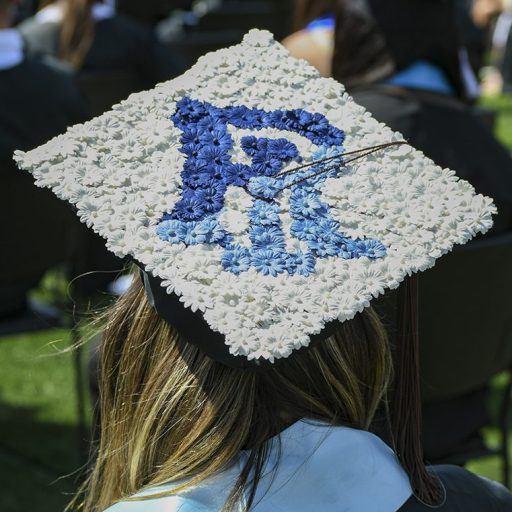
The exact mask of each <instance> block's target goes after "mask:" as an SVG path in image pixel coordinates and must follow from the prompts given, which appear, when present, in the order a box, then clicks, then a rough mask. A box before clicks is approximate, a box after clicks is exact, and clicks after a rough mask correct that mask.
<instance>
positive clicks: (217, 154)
mask: <svg viewBox="0 0 512 512" xmlns="http://www.w3.org/2000/svg"><path fill="white" fill-rule="evenodd" d="M197 162H198V163H199V164H204V165H208V166H211V165H217V166H223V165H226V164H229V163H230V162H231V155H230V154H229V153H228V151H226V150H225V149H223V148H220V147H215V146H206V147H202V148H201V150H200V151H199V155H198V156H197Z"/></svg>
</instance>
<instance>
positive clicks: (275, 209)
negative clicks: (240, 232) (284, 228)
mask: <svg viewBox="0 0 512 512" xmlns="http://www.w3.org/2000/svg"><path fill="white" fill-rule="evenodd" d="M249 218H250V219H251V222H253V223H254V224H259V225H261V226H271V225H273V226H279V224H280V219H279V205H277V204H270V203H267V202H266V201H262V200H261V199H256V200H255V201H254V205H253V208H252V209H251V211H250V212H249Z"/></svg>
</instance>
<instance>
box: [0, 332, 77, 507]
mask: <svg viewBox="0 0 512 512" xmlns="http://www.w3.org/2000/svg"><path fill="white" fill-rule="evenodd" d="M68 346H69V331H66V330H52V331H46V332H39V333H30V334H25V335H21V336H15V337H6V338H1V339H0V361H2V377H1V384H0V461H1V463H0V481H2V492H1V493H0V510H2V511H6V512H18V511H20V512H21V511H22V510H23V511H25V510H30V509H35V510H40V511H42V512H46V511H48V512H49V511H58V510H63V508H64V506H65V504H66V503H67V502H68V500H69V495H70V493H73V492H74V491H75V490H76V485H77V478H76V476H69V477H67V478H61V477H63V476H64V475H69V474H71V473H73V472H76V470H77V469H78V468H79V466H80V465H81V463H82V460H81V454H80V450H81V437H83V436H81V435H80V433H79V431H78V428H77V424H78V409H77V400H76V393H75V387H74V386H75V377H74V373H73V365H72V354H70V353H62V351H63V350H64V349H65V348H67V347H68Z"/></svg>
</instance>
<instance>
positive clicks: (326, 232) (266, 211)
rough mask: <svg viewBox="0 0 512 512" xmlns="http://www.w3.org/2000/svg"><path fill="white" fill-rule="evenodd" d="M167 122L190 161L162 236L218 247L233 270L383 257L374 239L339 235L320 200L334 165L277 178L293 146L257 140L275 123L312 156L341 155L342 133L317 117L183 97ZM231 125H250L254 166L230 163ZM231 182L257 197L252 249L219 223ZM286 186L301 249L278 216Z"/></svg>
mask: <svg viewBox="0 0 512 512" xmlns="http://www.w3.org/2000/svg"><path fill="white" fill-rule="evenodd" d="M171 120H172V122H173V123H174V124H175V126H177V127H178V128H179V129H180V130H182V132H183V134H182V136H181V143H182V147H181V152H182V153H184V154H185V155H186V156H187V160H186V162H185V164H184V167H183V171H182V194H181V197H180V199H179V201H178V202H177V203H176V205H175V207H174V210H173V211H172V212H170V213H167V214H165V215H164V216H163V218H162V219H161V221H160V223H159V225H158V227H157V234H158V236H159V237H160V238H161V239H162V240H165V241H168V242H170V243H180V242H184V243H185V244H186V245H196V244H215V245H218V246H221V247H223V248H224V253H223V256H222V266H223V268H224V269H225V270H227V271H230V272H232V273H234V274H240V273H241V272H245V271H247V270H249V268H251V267H253V268H255V269H256V271H258V272H260V273H261V274H264V275H271V276H277V275H278V274H282V273H285V272H286V273H289V274H299V275H303V276H308V275H309V274H311V273H312V272H313V271H314V269H315V262H316V259H317V258H326V257H329V256H336V257H339V258H344V259H352V258H358V257H361V256H366V257H368V258H372V259H376V258H382V257H384V256H385V255H386V248H385V247H384V246H383V245H382V243H381V242H379V241H378V240H371V239H353V238H350V237H348V236H346V235H344V234H343V233H342V232H341V231H340V225H339V223H338V222H337V221H336V220H334V218H333V217H332V216H331V214H330V212H329V206H328V205H326V204H325V203H323V202H322V201H321V184H322V182H324V181H325V180H326V179H327V178H329V177H335V176H336V175H337V173H339V165H338V169H334V168H333V169H332V170H330V171H327V172H321V173H319V172H318V171H319V170H322V167H320V166H312V167H309V168H305V170H303V171H302V172H301V171H297V172H294V173H288V174H285V173H283V174H281V175H279V172H280V171H281V170H282V169H283V167H284V166H285V165H286V164H287V163H289V162H291V161H296V162H300V161H301V156H300V155H299V151H298V149H297V146H296V145H295V144H294V143H292V142H291V141H289V140H288V139H286V138H279V139H270V138H265V137H258V130H261V129H262V128H275V129H278V130H282V131H285V132H294V133H297V134H299V135H302V136H303V137H305V138H307V139H308V140H310V141H311V142H312V143H313V144H315V145H317V146H318V147H319V150H318V151H317V153H316V154H314V155H313V158H314V159H315V160H319V159H321V158H325V157H328V156H330V155H336V154H341V153H342V152H343V147H342V144H343V141H344V138H345V134H344V133H343V132H342V131H341V130H339V129H338V128H335V127H334V126H332V125H331V124H330V123H329V122H328V121H327V119H326V118H325V117H324V116H323V115H322V114H317V113H316V114H312V113H309V112H306V111H304V110H300V109H298V110H276V111H274V112H266V111H263V110H259V109H254V108H253V109H251V108H247V107H244V106H235V107H227V108H217V107H214V106H213V105H210V104H209V103H206V102H200V101H197V100H191V99H189V98H183V99H182V100H180V101H179V102H178V103H177V110H176V113H175V114H174V115H173V116H172V117H171ZM228 125H231V126H233V127H235V128H241V129H250V130H254V135H249V136H245V137H242V139H241V145H242V150H243V151H244V152H245V154H246V155H247V156H248V157H249V158H250V160H251V165H244V164H241V163H234V162H233V161H232V158H231V154H232V150H233V144H234V143H233V138H232V137H231V134H230V133H229V131H228ZM327 165H328V164H327ZM323 169H324V170H325V164H324V166H323ZM315 174H316V176H315ZM228 186H238V187H244V188H245V189H246V190H248V191H249V193H250V194H251V195H253V196H254V200H253V205H252V207H251V208H250V211H249V217H250V228H249V238H250V241H251V244H250V246H249V247H246V246H243V245H241V244H239V243H237V242H236V241H235V239H234V237H233V235H232V234H230V233H229V232H227V231H226V230H225V229H224V228H223V227H222V226H221V224H220V222H219V214H220V212H221V210H222V209H223V207H224V197H225V194H226V190H227V187H228ZM284 188H288V189H289V190H290V216H291V218H292V223H291V225H290V236H291V237H294V238H297V239H298V240H301V241H303V242H304V244H302V245H303V247H304V250H294V251H290V250H287V248H286V241H285V235H284V232H283V227H282V225H281V220H280V217H279V213H280V206H279V201H280V199H281V193H282V191H283V189H284ZM306 248H307V249H306Z"/></svg>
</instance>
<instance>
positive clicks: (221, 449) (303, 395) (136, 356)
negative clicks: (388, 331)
mask: <svg viewBox="0 0 512 512" xmlns="http://www.w3.org/2000/svg"><path fill="white" fill-rule="evenodd" d="M101 368H102V370H101V382H100V389H101V410H102V425H101V437H100V442H99V446H98V449H97V453H96V462H95V465H94V468H93V470H92V473H91V475H90V477H89V480H88V482H87V483H86V485H85V487H84V489H83V495H82V496H83V498H79V499H77V501H80V500H82V507H83V510H84V511H85V512H93V511H94V512H99V511H102V510H104V509H105V508H107V507H108V506H110V505H112V504H113V503H116V502H117V501H119V500H123V499H127V498H129V497H130V496H133V495H134V494H135V493H137V492H138V491H141V490H143V489H147V488H150V487H154V486H158V485H161V484H164V483H170V482H178V481H180V483H179V484H177V487H176V488H174V489H173V490H172V491H170V492H167V493H166V494H167V495H170V494H176V493H178V492H181V491H183V490H185V489H187V488H189V487H191V486H194V485H197V484H199V483H201V482H203V481H204V480H205V479H207V478H208V477H210V476H211V475H213V474H215V473H216V472H218V471H219V470H222V469H223V468H225V467H226V466H227V465H228V464H229V463H230V462H232V461H233V460H234V458H235V457H236V456H237V454H238V453H239V452H240V450H242V449H245V450H249V454H250V455H249V457H248V461H247V464H246V465H245V467H244V468H243V469H242V471H241V473H240V476H239V478H238V481H237V482H236V485H235V486H234V488H233V489H232V490H231V494H230V496H229V498H228V500H227V502H226V504H225V507H224V510H225V511H228V512H233V511H234V510H235V509H236V510H238V509H237V508H236V507H238V506H239V504H240V503H241V501H242V497H243V496H244V495H245V491H248V500H247V503H246V509H245V510H249V509H250V507H251V504H252V502H253V500H254V497H255V492H256V487H257V485H258V481H259V479H260V477H261V472H262V468H263V467H264V464H265V461H266V455H267V453H268V448H269V443H268V440H269V439H270V438H271V437H273V436H275V435H276V434H278V433H279V432H280V431H282V430H283V428H285V427H286V426H287V425H289V424H291V423H293V422H294V421H297V420H299V419H301V418H311V419H317V420H322V421H325V422H328V423H329V424H332V425H345V426H349V427H354V428H359V429H365V430H368V429H370V426H371V423H372V420H373V418H374V415H375V412H376V410H377V408H378V407H379V405H380V404H381V403H382V399H383V396H384V394H385V391H386V389H387V387H388V383H389V381H390V378H391V372H392V363H391V357H390V350H389V347H388V343H387V338H386V335H385V331H383V329H382V327H381V325H380V322H379V321H378V319H377V317H376V315H375V314H374V313H373V311H372V310H371V309H367V310H365V311H363V313H360V314H358V315H357V316H356V317H355V318H354V319H353V320H351V321H348V322H344V323H343V324H340V325H339V328H338V329H337V331H336V332H335V334H334V335H332V336H331V337H330V338H328V339H327V340H325V341H324V342H322V343H319V344H317V345H315V346H313V347H311V348H310V349H308V350H305V351H299V352H297V353H295V354H293V355H291V356H290V357H289V358H287V359H285V360H283V361H282V362H281V363H280V364H277V365H274V366H272V367H270V368H267V369H265V370H254V371H253V370H242V369H235V368H228V367H227V366H224V365H222V364H220V363H217V362H215V361H213V360H211V359H210V358H208V357H207V356H205V355H203V354H202V353H201V352H199V351H198V349H197V348H195V347H194V346H193V345H191V344H188V343H187V342H185V341H183V340H181V339H180V336H179V335H178V333H177V332H176V331H175V330H174V329H173V328H172V327H171V326H169V325H168V324H166V323H165V322H164V321H163V320H161V319H160V318H159V317H158V316H157V315H156V313H155V311H154V310H153V308H152V306H151V305H150V304H149V303H148V301H147V299H146V293H145V290H144V288H143V286H142V284H141V282H140V280H139V279H137V280H135V282H134V284H133V285H132V287H131V289H130V290H129V292H128V293H127V294H126V295H125V296H123V297H122V298H121V299H120V300H119V301H118V302H117V303H116V304H115V305H114V306H113V308H112V309H111V311H110V313H109V314H108V317H107V320H106V324H105V327H104V338H103V346H102V355H101ZM183 482H186V483H183ZM162 495H163V494H159V495H157V496H155V495H154V494H153V495H151V496H152V497H158V496H162ZM76 504H77V503H76V502H75V503H74V505H76Z"/></svg>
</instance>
